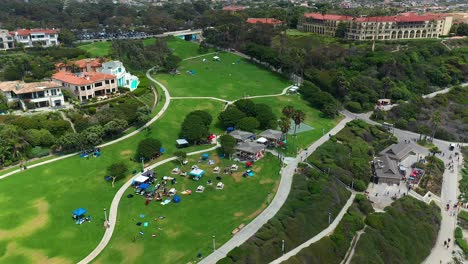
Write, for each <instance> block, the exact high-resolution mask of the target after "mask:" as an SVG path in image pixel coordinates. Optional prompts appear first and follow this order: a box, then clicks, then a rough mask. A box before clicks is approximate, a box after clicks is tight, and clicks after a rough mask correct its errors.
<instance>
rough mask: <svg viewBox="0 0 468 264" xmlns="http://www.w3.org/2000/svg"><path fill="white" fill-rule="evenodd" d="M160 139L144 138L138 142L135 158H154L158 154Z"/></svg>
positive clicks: (147, 159)
mask: <svg viewBox="0 0 468 264" xmlns="http://www.w3.org/2000/svg"><path fill="white" fill-rule="evenodd" d="M160 150H161V141H159V140H157V139H154V138H145V139H143V140H141V141H140V143H138V147H137V152H136V158H137V159H138V160H139V159H140V158H144V159H145V160H146V161H149V160H152V159H154V158H155V157H156V156H158V155H159V154H160Z"/></svg>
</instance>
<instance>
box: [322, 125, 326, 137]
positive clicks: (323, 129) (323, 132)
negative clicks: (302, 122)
mask: <svg viewBox="0 0 468 264" xmlns="http://www.w3.org/2000/svg"><path fill="white" fill-rule="evenodd" d="M322 136H325V128H323V127H322Z"/></svg>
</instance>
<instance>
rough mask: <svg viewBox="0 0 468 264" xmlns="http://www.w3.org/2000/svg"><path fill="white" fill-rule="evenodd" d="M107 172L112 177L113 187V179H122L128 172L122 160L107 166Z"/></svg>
mask: <svg viewBox="0 0 468 264" xmlns="http://www.w3.org/2000/svg"><path fill="white" fill-rule="evenodd" d="M107 173H108V174H109V176H111V177H112V187H114V184H115V181H118V180H120V179H123V178H124V177H125V176H126V174H127V173H128V166H127V164H126V163H124V162H122V161H120V162H116V163H112V164H111V165H110V166H109V167H107Z"/></svg>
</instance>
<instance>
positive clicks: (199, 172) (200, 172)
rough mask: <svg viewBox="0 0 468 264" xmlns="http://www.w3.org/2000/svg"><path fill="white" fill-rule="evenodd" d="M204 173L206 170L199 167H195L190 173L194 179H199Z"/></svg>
mask: <svg viewBox="0 0 468 264" xmlns="http://www.w3.org/2000/svg"><path fill="white" fill-rule="evenodd" d="M203 174H205V171H204V170H201V169H199V168H195V169H193V170H191V171H190V173H189V175H190V176H193V179H194V180H199V179H200V178H201V177H203Z"/></svg>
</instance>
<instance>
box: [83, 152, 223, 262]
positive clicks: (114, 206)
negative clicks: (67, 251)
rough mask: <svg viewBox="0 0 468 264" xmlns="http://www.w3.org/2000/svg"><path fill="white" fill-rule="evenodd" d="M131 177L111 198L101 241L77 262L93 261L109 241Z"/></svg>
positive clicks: (192, 153) (156, 165)
mask: <svg viewBox="0 0 468 264" xmlns="http://www.w3.org/2000/svg"><path fill="white" fill-rule="evenodd" d="M218 147H219V146H218V145H216V146H214V147H211V148H209V149H204V150H199V151H195V152H191V153H188V154H187V155H188V156H191V155H196V154H201V153H205V152H207V151H212V150H215V149H217V148H218ZM176 159H177V157H171V158H168V159H165V160H162V161H159V162H157V163H155V164H153V165H151V166H148V167H146V168H145V169H149V170H151V169H154V168H156V167H158V166H160V165H162V164H165V163H168V162H170V161H173V160H176ZM137 175H138V174H136V175H135V176H137ZM133 179H134V177H132V178H131V179H129V180H128V181H127V182H126V183H125V184H124V185H122V187H120V189H119V190H118V191H117V193H116V194H115V196H114V199H112V203H111V207H110V210H109V222H108V223H109V228H107V229H106V232H105V233H104V236H103V237H102V239H101V242H99V244H98V245H97V247H96V248H95V249H94V250H93V251H92V252H91V253H89V255H88V256H86V257H85V258H84V259H82V260H81V261H80V262H78V263H79V264H85V263H89V262H91V261H93V260H94V259H95V258H96V257H97V256H98V255H99V254H100V253H101V252H102V251H103V250H104V248H105V247H106V246H107V244H109V241H110V239H111V238H112V234H113V233H114V229H115V223H116V222H117V212H118V208H119V203H120V200H121V199H122V196H123V195H124V194H125V191H126V190H127V189H128V188H129V187H130V186H131V185H132V182H133Z"/></svg>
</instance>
